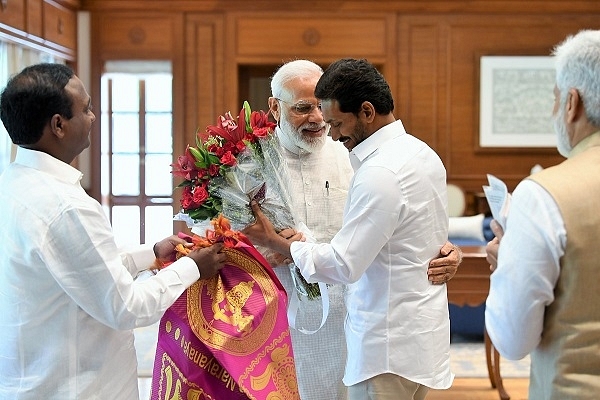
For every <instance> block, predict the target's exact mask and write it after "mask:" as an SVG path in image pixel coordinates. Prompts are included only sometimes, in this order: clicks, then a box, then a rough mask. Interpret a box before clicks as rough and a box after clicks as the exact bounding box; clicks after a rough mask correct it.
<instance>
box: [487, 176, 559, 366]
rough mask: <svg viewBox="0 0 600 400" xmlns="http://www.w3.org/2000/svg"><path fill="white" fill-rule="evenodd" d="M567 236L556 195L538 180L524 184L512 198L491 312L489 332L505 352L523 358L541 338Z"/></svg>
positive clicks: (493, 281)
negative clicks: (555, 199) (555, 198)
mask: <svg viewBox="0 0 600 400" xmlns="http://www.w3.org/2000/svg"><path fill="white" fill-rule="evenodd" d="M566 240H567V239H566V230H565V227H564V222H563V219H562V216H561V214H560V211H559V209H558V206H557V204H556V202H555V201H554V199H553V198H552V196H550V194H549V193H548V192H547V191H546V190H545V189H544V188H542V187H541V186H540V185H539V184H537V183H536V182H534V181H531V180H525V181H523V182H521V183H520V184H519V185H518V186H517V188H516V189H515V191H514V193H513V196H512V200H511V204H510V210H509V214H508V219H507V222H506V232H505V234H504V236H503V237H502V240H501V242H500V246H499V249H498V266H497V268H496V270H495V271H494V273H492V275H491V277H490V293H489V296H488V298H487V301H486V310H485V324H486V329H487V332H488V334H489V336H490V339H491V340H492V343H494V346H495V347H496V349H497V350H498V352H499V353H500V354H501V355H502V356H504V357H506V358H508V359H512V360H518V359H521V358H523V357H525V356H526V355H527V354H529V353H530V352H531V351H532V350H533V349H534V348H535V347H536V346H537V345H538V343H539V342H540V339H541V335H542V330H543V325H544V311H545V308H546V306H548V305H549V304H550V303H552V302H553V301H554V287H555V285H556V282H557V280H558V277H559V273H560V258H561V257H562V256H563V254H564V251H565V247H566Z"/></svg>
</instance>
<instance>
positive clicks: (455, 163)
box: [448, 15, 600, 191]
mask: <svg viewBox="0 0 600 400" xmlns="http://www.w3.org/2000/svg"><path fill="white" fill-rule="evenodd" d="M448 22H449V23H450V30H449V36H448V37H449V40H450V58H449V60H448V63H449V64H448V69H449V71H450V115H449V118H448V124H449V126H450V132H449V133H450V140H451V153H450V155H451V158H452V160H451V164H450V165H451V166H452V169H451V176H452V177H453V178H454V179H455V180H457V181H459V182H462V184H461V186H463V187H465V188H466V189H468V190H478V191H480V190H481V185H482V184H484V183H485V182H486V178H485V174H486V173H492V174H494V175H497V176H498V177H500V178H502V179H504V180H505V181H506V182H507V184H508V186H509V189H510V190H513V189H514V187H515V186H516V184H517V183H518V182H519V181H521V180H522V179H523V178H525V177H526V176H528V175H529V173H530V170H531V168H532V167H533V166H534V165H535V164H540V165H542V166H544V167H548V166H551V165H555V164H557V163H559V162H561V161H562V157H560V156H559V155H558V152H557V151H556V149H554V148H546V149H535V148H534V149H531V148H522V149H519V148H508V149H506V148H505V149H482V148H480V147H479V58H480V57H481V56H482V55H549V54H550V52H551V49H552V48H553V46H554V45H556V44H557V43H559V42H560V41H562V40H564V38H565V37H566V36H567V35H568V34H571V33H576V32H577V31H579V30H580V29H582V28H584V27H589V26H595V27H596V28H598V27H600V23H599V22H597V18H590V17H585V16H577V17H572V18H569V17H566V18H560V19H556V18H550V17H544V16H537V17H536V16H529V17H514V16H509V15H507V16H501V15H496V16H460V17H455V18H451V19H449V21H448ZM551 95H552V94H551V93H549V96H551ZM548 118H552V110H551V109H549V110H548Z"/></svg>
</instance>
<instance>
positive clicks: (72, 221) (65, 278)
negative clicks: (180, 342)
mask: <svg viewBox="0 0 600 400" xmlns="http://www.w3.org/2000/svg"><path fill="white" fill-rule="evenodd" d="M44 240H45V242H44V243H43V245H42V246H41V248H42V249H44V252H43V254H42V255H41V256H42V257H44V258H45V264H46V265H47V266H48V269H49V270H50V273H51V274H52V275H53V277H54V279H55V280H56V282H57V284H58V285H60V286H61V287H62V288H63V290H64V291H65V292H66V293H67V294H68V295H69V296H70V297H71V298H72V299H73V300H74V301H75V302H76V303H77V305H78V306H79V307H81V308H82V309H83V310H84V311H86V312H87V313H88V314H89V315H90V316H92V317H93V318H95V319H97V320H98V321H100V322H102V323H104V324H105V325H108V326H110V327H112V328H115V329H132V328H134V327H137V326H146V325H150V324H152V323H154V322H156V321H158V320H159V319H160V317H161V316H162V314H163V313H164V311H165V310H166V309H167V308H168V307H169V306H171V305H172V304H173V302H174V301H175V300H176V299H177V298H178V297H179V296H180V295H181V294H182V293H183V291H184V290H185V289H186V288H187V287H189V286H190V285H191V284H193V283H194V282H195V281H197V280H198V278H199V272H198V268H197V267H196V264H195V262H194V261H193V260H192V259H191V258H189V257H182V258H181V259H179V260H178V261H177V262H175V263H174V264H172V265H171V266H169V267H167V268H165V269H164V270H162V271H160V272H159V273H158V274H157V275H153V276H150V277H149V278H147V279H144V280H141V281H135V280H134V278H133V274H132V272H133V271H138V270H143V269H147V268H148V267H150V266H151V263H149V264H148V265H141V263H144V262H145V261H144V260H153V252H152V249H151V248H150V247H142V248H140V249H138V253H137V254H129V255H125V256H123V255H122V254H121V253H120V252H119V250H118V249H117V246H116V244H115V241H114V236H113V234H112V229H111V227H110V225H109V224H108V221H107V220H106V218H105V217H104V215H103V213H102V210H101V209H99V208H96V207H95V206H87V207H85V206H81V205H78V206H77V208H69V209H67V210H65V211H64V212H63V213H62V214H61V216H60V218H57V219H56V220H55V221H54V222H53V223H52V224H50V226H49V227H48V231H47V233H46V235H45V239H44Z"/></svg>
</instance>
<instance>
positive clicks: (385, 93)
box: [315, 58, 394, 115]
mask: <svg viewBox="0 0 600 400" xmlns="http://www.w3.org/2000/svg"><path fill="white" fill-rule="evenodd" d="M315 97H317V98H318V99H320V100H336V101H337V102H338V103H339V106H340V111H341V112H351V113H353V114H358V112H359V111H360V107H361V105H362V103H363V102H365V101H368V102H370V103H371V104H373V107H374V108H375V112H376V113H378V114H382V115H386V114H389V113H391V112H392V111H394V99H393V97H392V91H391V89H390V86H389V85H388V83H387V81H386V80H385V78H384V77H383V75H382V74H381V73H380V72H379V71H378V70H377V68H375V66H374V65H373V64H371V63H370V62H368V61H367V60H365V59H362V60H357V59H353V58H343V59H341V60H338V61H336V62H334V63H333V64H331V65H330V66H329V67H328V68H327V69H326V70H325V72H324V73H323V75H322V76H321V78H320V79H319V82H318V83H317V86H316V88H315Z"/></svg>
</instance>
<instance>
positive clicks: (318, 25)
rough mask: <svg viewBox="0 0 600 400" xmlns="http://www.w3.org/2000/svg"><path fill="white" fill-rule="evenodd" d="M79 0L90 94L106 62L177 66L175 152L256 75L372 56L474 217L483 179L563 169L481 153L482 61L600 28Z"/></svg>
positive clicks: (549, 151)
mask: <svg viewBox="0 0 600 400" xmlns="http://www.w3.org/2000/svg"><path fill="white" fill-rule="evenodd" d="M81 3H82V8H83V9H84V10H88V11H90V15H91V18H92V43H91V46H92V52H93V53H92V78H93V80H95V82H92V89H93V90H92V93H93V96H96V97H97V95H98V93H99V90H98V88H99V77H100V74H101V68H102V64H103V62H104V61H105V60H108V59H115V58H138V59H139V58H141V59H152V58H164V59H170V60H172V62H173V66H174V71H175V73H174V81H175V96H174V109H175V119H176V123H175V132H179V133H180V134H179V135H178V137H177V139H176V143H175V146H176V152H177V153H179V152H182V151H183V149H184V148H185V144H186V143H190V142H192V141H193V135H194V132H195V130H196V128H198V127H204V126H206V125H208V124H211V123H214V119H215V117H216V116H217V115H218V114H220V113H223V112H224V111H226V110H232V111H237V110H238V109H239V108H240V106H241V100H242V99H243V98H245V96H246V93H247V90H248V87H249V86H250V85H249V83H248V79H250V78H252V77H253V73H255V74H256V75H257V76H256V77H258V78H263V80H264V78H266V77H268V76H269V75H270V74H271V73H272V72H273V71H272V70H273V69H274V68H275V67H276V66H277V65H280V64H281V63H282V62H284V61H287V60H290V59H294V58H308V59H311V60H313V61H315V62H317V63H320V64H322V65H327V64H328V63H330V62H332V61H334V60H336V59H338V58H341V57H357V58H363V57H365V58H367V59H369V60H370V61H371V62H373V63H375V64H376V65H378V67H379V68H380V69H381V71H382V72H383V73H384V75H385V76H386V78H387V80H388V81H389V83H390V86H391V87H392V90H393V92H394V95H395V101H396V112H395V114H396V117H398V118H401V119H402V120H403V122H404V124H405V126H406V127H407V129H408V131H409V132H411V133H413V134H414V135H415V136H418V137H420V138H421V139H423V140H425V141H426V142H427V143H429V144H430V145H431V146H432V147H434V148H435V149H436V151H437V152H438V153H439V154H440V156H441V157H442V159H443V161H444V163H445V165H446V167H447V170H448V180H449V181H450V182H452V183H456V184H458V185H460V186H462V187H463V188H464V189H466V190H467V191H469V192H471V196H470V197H469V208H470V211H471V212H475V211H476V207H477V206H476V204H475V203H474V199H475V197H474V195H473V193H477V192H480V191H481V185H482V184H484V183H485V174H486V173H492V174H495V175H497V176H498V177H500V178H502V179H504V180H505V181H506V182H507V183H508V185H509V188H510V189H511V190H512V189H513V188H514V186H515V185H516V184H517V183H518V182H519V181H520V180H521V179H522V178H524V177H525V176H527V175H528V173H529V170H530V169H531V167H532V166H533V165H535V164H540V165H542V166H544V167H547V166H550V165H554V164H556V163H558V162H560V161H561V157H560V156H558V153H557V152H556V150H555V149H553V148H493V149H489V148H482V147H480V146H479V139H478V137H479V59H480V57H481V56H483V55H549V54H550V51H551V49H552V47H553V46H554V45H555V44H557V43H558V42H560V41H561V40H563V39H564V38H565V37H566V35H568V34H571V33H575V32H577V31H578V30H580V29H583V28H594V29H598V28H600V19H599V18H598V17H599V16H600V3H599V2H598V1H597V0H587V1H571V2H564V1H552V0H546V1H541V0H540V1H525V0H523V1H512V0H504V1H500V0H487V1H457V0H454V1H434V0H427V1H424V0H422V1H393V0H388V1H369V2H364V1H341V0H329V1H327V2H325V1H303V2H293V1H289V2H288V1H279V0H273V1H266V0H262V1H260V0H258V1H252V2H246V1H237V0H228V1H224V0H222V1H210V0H197V1H189V0H187V1H185V0H181V1H176V0H171V1H159V0H146V1H135V0H118V1H117V0H102V1H100V0H87V1H86V0H83V1H82V2H81ZM269 71H271V72H269ZM94 102H95V103H98V102H99V98H96V99H94ZM258 107H260V108H264V107H266V104H265V105H260V106H258ZM255 108H257V107H256V106H255ZM550 116H551V110H548V118H550ZM97 136H98V135H96V137H97ZM93 147H94V148H97V147H98V143H93ZM92 151H93V150H92ZM94 160H95V161H94ZM97 161H98V159H97V158H95V159H94V158H93V163H92V165H98V164H97ZM98 173H99V172H98V171H94V173H93V174H94V179H93V181H94V182H99V179H98ZM96 193H97V192H96Z"/></svg>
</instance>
